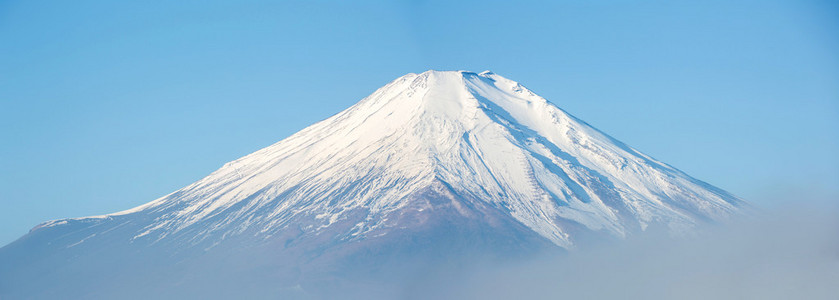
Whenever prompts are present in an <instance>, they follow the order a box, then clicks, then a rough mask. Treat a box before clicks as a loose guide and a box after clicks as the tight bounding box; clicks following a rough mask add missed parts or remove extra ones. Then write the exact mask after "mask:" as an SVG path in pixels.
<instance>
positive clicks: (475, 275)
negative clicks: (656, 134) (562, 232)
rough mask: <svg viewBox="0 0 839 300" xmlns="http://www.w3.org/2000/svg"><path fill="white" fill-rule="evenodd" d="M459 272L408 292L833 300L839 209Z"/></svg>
mask: <svg viewBox="0 0 839 300" xmlns="http://www.w3.org/2000/svg"><path fill="white" fill-rule="evenodd" d="M802 202H803V201H802ZM808 203H813V202H808ZM458 277H460V278H445V276H443V278H445V279H444V280H435V279H430V280H429V281H428V282H427V283H417V284H416V285H417V286H425V287H426V288H424V289H420V288H417V292H418V294H414V295H410V294H406V295H405V298H415V299H425V298H430V297H432V296H433V297H434V298H437V297H440V298H446V299H835V297H836V295H839V285H837V283H838V282H839V206H837V205H836V204H835V203H830V201H819V202H818V204H806V205H804V206H802V205H801V204H795V203H790V204H786V205H781V206H779V207H776V208H772V209H769V210H765V211H761V212H759V213H758V215H756V216H754V217H753V218H750V219H747V220H740V221H738V222H734V223H730V224H719V225H717V226H715V227H713V228H706V229H705V230H704V231H702V232H701V233H699V234H697V235H696V236H694V237H690V238H683V239H677V240H674V239H672V238H670V237H668V236H666V234H662V233H660V232H659V233H646V234H644V235H643V236H637V237H635V238H630V239H628V240H627V241H624V242H621V243H600V244H598V245H589V246H588V247H586V248H583V249H577V250H576V251H572V252H571V253H569V254H568V255H560V256H554V257H542V258H538V259H533V260H530V261H527V262H524V263H520V264H509V265H502V264H497V263H493V264H485V265H481V266H476V267H475V268H473V269H470V270H469V271H468V272H463V273H461V274H459V275H458ZM432 286H433V287H434V288H428V287H432Z"/></svg>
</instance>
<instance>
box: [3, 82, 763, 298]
mask: <svg viewBox="0 0 839 300" xmlns="http://www.w3.org/2000/svg"><path fill="white" fill-rule="evenodd" d="M117 197H118V196H117ZM746 206H747V204H745V203H744V202H743V201H742V200H740V199H738V198H737V197H735V196H733V195H731V194H729V193H727V192H725V191H723V190H721V189H718V188H715V187H713V186H711V185H709V184H707V183H705V182H702V181H700V180H697V179H694V178H692V177H690V176H688V175H687V174H685V173H683V172H681V171H679V170H677V169H675V168H673V167H671V166H669V165H667V164H665V163H662V162H659V161H657V160H655V159H653V158H651V157H649V156H647V155H644V154H642V153H641V152H639V151H637V150H635V149H633V148H631V147H629V146H627V145H625V144H623V143H622V142H620V141H617V140H615V139H614V138H611V137H609V136H608V135H606V134H604V133H602V132H600V131H599V130H597V129H595V128H594V127H592V126H590V125H588V124H586V123H585V122H583V121H581V120H579V119H577V118H575V117H573V116H571V115H570V114H568V113H566V112H565V111H563V110H562V109H560V108H558V107H557V106H555V105H554V104H552V103H550V102H548V101H547V100H545V99H544V98H542V97H540V96H538V95H536V94H535V93H533V92H531V91H530V90H528V89H527V88H525V87H524V86H522V85H521V84H519V83H517V82H515V81H512V80H509V79H506V78H504V77H501V76H499V75H496V74H494V73H491V72H489V71H486V72H482V73H472V72H466V71H427V72H424V73H421V74H413V73H412V74H407V75H405V76H402V77H400V78H398V79H396V80H394V81H393V82H391V83H389V84H387V85H385V86H384V87H382V88H380V89H378V90H377V91H375V92H374V93H373V94H371V95H370V96H368V97H366V98H364V99H363V100H361V101H360V102H358V103H357V104H355V105H353V106H352V107H350V108H348V109H346V110H344V111H342V112H340V113H338V114H337V115H334V116H332V117H330V118H328V119H326V120H323V121H321V122H318V123H316V124H314V125H311V126H309V127H308V128H305V129H303V130H302V131H300V132H298V133H296V134H294V135H292V136H290V137H288V138H286V139H284V140H282V141H280V142H278V143H276V144H274V145H271V146H268V147H266V148H264V149H261V150H259V151H256V152H254V153H252V154H250V155H247V156H245V157H242V158H240V159H237V160H234V161H232V162H229V163H227V164H225V165H223V166H222V167H221V168H220V169H218V170H217V171H215V172H213V173H212V174H210V175H208V176H207V177H205V178H203V179H201V180H199V181H197V182H195V183H193V184H190V185H189V186H186V187H184V188H182V189H180V190H177V191H175V192H173V193H171V194H168V195H166V196H163V197H161V198H159V199H156V200H154V201H151V202H149V203H147V204H144V205H141V206H139V207H136V208H132V209H129V210H125V211H121V212H117V213H112V214H107V215H102V216H92V217H84V218H72V219H62V220H54V221H49V222H46V223H43V224H40V225H38V226H36V227H35V228H33V229H32V230H31V231H30V232H29V233H28V234H26V235H25V236H23V237H21V238H20V239H18V240H17V241H15V242H13V243H11V244H9V245H7V246H5V247H3V248H1V249H0V298H3V299H5V298H7V297H8V298H10V299H12V298H15V299H16V298H53V297H70V298H183V297H187V298H195V297H211V298H231V297H235V298H242V297H244V298H263V297H276V296H277V295H284V296H287V297H292V298H293V297H298V296H299V297H304V298H305V297H315V296H316V295H318V292H317V290H319V289H321V288H331V289H334V290H341V289H342V288H343V287H346V285H347V284H348V283H346V282H347V280H345V277H347V276H342V274H349V273H352V274H364V275H365V276H367V275H369V276H374V275H376V274H378V275H377V276H379V277H387V276H389V275H382V274H397V273H398V274H410V272H393V270H396V269H399V270H419V269H422V266H423V265H425V264H426V262H427V261H447V260H448V259H450V258H451V257H459V255H467V256H473V257H490V258H499V257H501V258H505V257H526V256H528V255H533V254H534V253H540V252H544V251H549V252H550V251H573V249H575V247H577V246H578V245H579V244H580V243H581V242H582V241H584V240H586V239H587V238H588V237H593V236H597V237H606V238H610V239H612V238H614V239H624V238H626V237H629V236H632V235H634V234H638V233H640V232H643V231H645V230H649V229H650V228H663V229H665V230H667V231H669V232H671V233H673V234H676V235H680V234H685V233H688V232H690V231H691V230H692V228H694V227H696V226H697V225H699V224H703V223H709V222H718V221H722V220H725V219H728V218H731V217H732V216H735V215H737V214H739V213H740V212H741V211H742V210H743V208H744V207H746ZM348 272H349V273H348ZM353 276H355V275H352V276H349V277H353ZM359 276H360V277H359V278H361V277H364V276H361V275H359ZM369 276H368V277H369ZM404 276H410V275H404ZM364 278H367V277H364ZM332 279H334V280H332ZM361 282H369V281H363V280H362V281H361ZM362 284H363V283H362ZM313 295H315V296H313Z"/></svg>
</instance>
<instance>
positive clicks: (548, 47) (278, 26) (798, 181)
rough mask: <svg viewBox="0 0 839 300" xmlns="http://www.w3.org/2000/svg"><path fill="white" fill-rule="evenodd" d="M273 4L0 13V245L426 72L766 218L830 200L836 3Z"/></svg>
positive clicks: (206, 167) (120, 5)
mask: <svg viewBox="0 0 839 300" xmlns="http://www.w3.org/2000/svg"><path fill="white" fill-rule="evenodd" d="M277 2H281V3H273V2H267V1H266V2H260V1H206V0H203V1H14V0H12V1H2V2H0V245H3V244H6V243H8V242H11V241H12V240H14V239H16V238H17V237H19V236H21V235H23V234H24V233H26V232H27V230H29V229H30V228H31V227H33V226H34V225H36V224H38V223H40V222H43V221H47V220H50V219H57V218H65V217H82V216H87V215H97V214H104V213H109V212H115V211H119V210H124V209H128V208H131V207H134V206H136V205H140V204H142V203H145V202H148V201H151V200H153V199H155V198H158V197H160V196H163V195H165V194H168V193H170V192H172V191H174V190H176V189H178V188H180V187H183V186H185V185H187V184H189V183H191V182H193V181H196V180H198V179H200V178H201V177H203V176H204V175H207V174H209V173H210V172H212V171H213V170H215V169H216V168H218V167H221V165H222V164H224V163H225V162H227V161H230V160H233V159H236V158H238V157H240V156H243V155H245V154H248V153H250V152H253V151H255V150H258V149H260V148H262V147H265V146H268V145H270V144H272V143H274V142H277V141H279V140H281V139H282V138H284V137H286V136H288V135H290V134H292V133H294V132H296V131H298V130H300V129H302V128H304V127H305V126H307V125H309V124H312V123H314V122H316V121H319V120H322V119H324V118H327V117H329V116H331V115H333V114H335V113H337V112H339V111H341V110H343V109H344V108H346V107H349V106H350V105H352V104H354V103H355V102H357V101H358V100H360V99H361V98H363V97H365V96H366V95H368V94H369V93H371V92H372V91H374V90H375V89H376V88H378V87H380V86H382V85H384V84H386V83H387V82H389V81H390V80H393V79H395V78H396V77H399V76H401V75H403V74H405V73H409V72H422V71H425V70H428V69H438V70H458V69H463V70H472V71H483V70H487V69H489V70H492V71H494V72H495V73H498V74H500V75H502V76H505V77H507V78H510V79H513V80H516V81H519V82H521V83H523V84H524V85H526V86H527V87H528V88H530V89H532V90H533V91H535V92H536V93H538V94H539V95H541V96H543V97H545V98H547V99H548V100H550V101H552V102H553V103H555V104H557V105H559V106H560V107H562V108H564V109H565V110H566V111H568V112H570V113H571V114H574V115H575V116H577V117H579V118H581V119H583V120H585V121H587V122H588V123H590V124H592V125H593V126H595V127H597V128H599V129H601V130H603V131H605V132H606V133H609V134H610V135H612V136H613V137H615V138H617V139H619V140H622V141H623V142H625V143H627V144H629V145H631V146H633V147H635V148H637V149H639V150H641V151H642V152H645V153H647V154H649V155H651V156H653V157H655V158H657V159H659V160H662V161H664V162H667V163H669V164H671V165H673V166H675V167H677V168H679V169H681V170H683V171H685V172H687V173H688V174H690V175H692V176H694V177H696V178H699V179H701V180H704V181H707V182H709V183H711V184H713V185H716V186H718V187H721V188H723V189H726V190H728V191H730V192H732V193H734V194H736V195H738V196H740V197H742V198H744V199H746V200H748V201H751V202H752V203H754V204H756V205H759V206H771V205H773V204H774V203H777V202H780V201H805V199H810V198H819V197H821V198H825V197H827V198H830V197H836V196H837V195H839V5H837V4H836V2H835V1H830V0H824V1H819V0H797V1H773V0H759V1H696V2H694V3H688V2H684V1H647V2H644V1H640V2H639V1H601V2H598V1H594V2H596V3H591V1H539V2H526V1H525V2H522V1H503V2H502V1H498V2H493V1H490V2H487V1H474V2H469V1H436V2H435V1H402V2H399V1H390V2H384V1H382V2H365V1H361V2H360V4H359V3H355V4H352V5H350V4H347V3H345V2H357V1H340V2H325V1H305V2H304V1H300V2H297V1H291V2H285V1H277ZM451 2H457V3H451ZM548 2H551V3H553V4H547V3H548ZM832 199H839V198H832Z"/></svg>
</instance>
